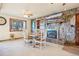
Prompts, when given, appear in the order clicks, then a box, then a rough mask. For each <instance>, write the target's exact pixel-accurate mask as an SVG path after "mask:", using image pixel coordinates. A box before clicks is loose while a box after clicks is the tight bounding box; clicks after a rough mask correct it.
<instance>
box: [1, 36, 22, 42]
mask: <svg viewBox="0 0 79 59" xmlns="http://www.w3.org/2000/svg"><path fill="white" fill-rule="evenodd" d="M22 38H23V37H19V38H14V39H5V40H0V42H4V41H12V40H17V39H22Z"/></svg>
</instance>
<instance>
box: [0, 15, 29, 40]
mask: <svg viewBox="0 0 79 59" xmlns="http://www.w3.org/2000/svg"><path fill="white" fill-rule="evenodd" d="M0 16H2V17H5V18H6V20H7V23H6V24H5V25H0V40H7V39H10V34H11V33H13V34H15V36H16V35H19V36H24V35H23V31H20V32H19V31H17V32H10V30H9V28H10V23H9V20H10V18H15V19H20V20H26V21H27V29H26V37H27V32H28V31H29V32H30V27H29V26H30V20H27V19H25V18H21V17H13V16H9V15H4V14H0Z"/></svg>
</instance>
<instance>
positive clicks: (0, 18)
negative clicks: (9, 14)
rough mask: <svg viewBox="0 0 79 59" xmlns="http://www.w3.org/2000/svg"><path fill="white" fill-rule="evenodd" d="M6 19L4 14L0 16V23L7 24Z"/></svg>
mask: <svg viewBox="0 0 79 59" xmlns="http://www.w3.org/2000/svg"><path fill="white" fill-rule="evenodd" d="M6 22H7V21H6V19H5V18H4V17H2V16H0V25H5V24H6Z"/></svg>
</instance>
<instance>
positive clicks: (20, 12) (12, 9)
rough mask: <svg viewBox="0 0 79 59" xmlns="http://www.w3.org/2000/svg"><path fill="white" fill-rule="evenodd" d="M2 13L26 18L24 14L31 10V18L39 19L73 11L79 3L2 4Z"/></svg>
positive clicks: (0, 10)
mask: <svg viewBox="0 0 79 59" xmlns="http://www.w3.org/2000/svg"><path fill="white" fill-rule="evenodd" d="M0 7H1V8H0V13H2V14H7V15H12V16H19V17H24V12H25V11H26V10H29V11H31V12H32V14H33V16H31V18H37V17H41V16H45V15H49V14H53V13H56V12H60V11H64V10H68V9H72V8H76V7H79V4H78V3H66V5H64V6H63V5H62V3H53V4H51V3H3V4H0Z"/></svg>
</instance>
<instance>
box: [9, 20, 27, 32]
mask: <svg viewBox="0 0 79 59" xmlns="http://www.w3.org/2000/svg"><path fill="white" fill-rule="evenodd" d="M24 22H25V23H24ZM24 24H25V26H24ZM24 27H25V29H26V21H23V20H18V19H10V31H11V32H12V31H23V29H24Z"/></svg>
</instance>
